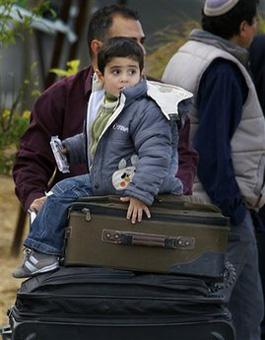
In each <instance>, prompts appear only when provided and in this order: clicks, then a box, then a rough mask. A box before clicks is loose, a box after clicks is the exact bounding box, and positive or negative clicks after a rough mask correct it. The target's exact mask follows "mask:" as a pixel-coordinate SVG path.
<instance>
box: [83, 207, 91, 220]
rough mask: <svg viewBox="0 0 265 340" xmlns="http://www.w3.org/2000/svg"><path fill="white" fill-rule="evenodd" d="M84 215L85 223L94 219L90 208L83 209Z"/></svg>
mask: <svg viewBox="0 0 265 340" xmlns="http://www.w3.org/2000/svg"><path fill="white" fill-rule="evenodd" d="M82 213H83V214H84V215H85V221H87V222H90V221H91V219H92V217H91V213H90V209H88V208H83V209H82Z"/></svg>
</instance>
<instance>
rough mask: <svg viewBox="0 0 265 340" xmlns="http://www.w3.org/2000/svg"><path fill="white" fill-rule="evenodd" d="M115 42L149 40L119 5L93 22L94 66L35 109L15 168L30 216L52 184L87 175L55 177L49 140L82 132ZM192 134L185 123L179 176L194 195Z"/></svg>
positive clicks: (80, 169)
mask: <svg viewBox="0 0 265 340" xmlns="http://www.w3.org/2000/svg"><path fill="white" fill-rule="evenodd" d="M115 36H125V37H132V38H134V39H135V40H136V41H137V42H138V43H139V44H140V45H141V46H142V48H143V49H144V47H143V43H144V38H145V36H144V32H143V29H142V26H141V23H140V21H139V18H138V15H137V13H136V12H134V11H132V10H130V9H128V8H125V7H118V6H117V5H112V6H107V7H104V8H102V9H100V10H98V11H97V12H96V13H95V14H94V15H93V17H92V18H91V21H90V23H89V29H88V36H87V38H88V46H89V53H90V57H91V65H90V66H88V67H87V68H86V69H84V70H82V71H80V72H79V73H77V74H76V75H75V76H72V77H69V78H64V79H63V80H61V81H58V82H56V83H55V84H54V85H52V86H51V87H49V88H48V89H47V90H46V91H44V93H43V94H42V95H41V96H40V98H39V99H38V100H37V102H36V103H35V105H34V108H33V111H32V115H31V122H30V126H29V128H28V130H27V131H26V133H25V134H24V135H23V137H22V138H21V144H20V149H19V151H18V153H17V157H16V161H15V165H14V168H13V177H14V181H15V185H16V194H17V196H18V198H19V200H20V201H21V203H22V206H23V208H24V209H25V210H27V209H29V208H31V209H35V210H38V209H39V207H40V206H41V205H42V202H43V200H44V199H45V192H46V191H48V190H49V186H50V184H51V182H52V184H54V183H56V182H58V181H59V180H61V179H63V178H65V177H69V176H76V175H80V174H83V173H85V172H86V171H87V169H86V166H85V165H84V164H82V165H78V166H76V165H75V166H71V167H70V173H69V174H67V175H65V174H62V173H59V172H58V171H57V172H56V173H55V174H54V170H55V168H56V164H55V160H54V157H53V154H52V152H51V148H50V139H51V136H56V135H58V136H59V138H60V139H65V138H67V137H70V136H73V135H75V134H77V133H80V132H81V131H82V128H83V122H84V118H85V116H86V111H87V104H88V99H89V96H90V94H91V85H92V77H93V73H94V70H95V68H96V67H97V54H98V51H99V49H100V48H101V46H102V44H103V42H104V40H106V39H107V38H110V37H115ZM189 128H190V127H189V120H186V122H185V124H184V127H183V128H182V129H181V131H180V141H179V171H178V174H177V175H178V177H179V178H180V179H181V180H182V182H183V185H184V193H185V194H190V193H191V189H192V182H193V178H194V174H195V170H196V165H197V154H196V153H195V151H193V150H192V149H191V148H190V146H189ZM51 179H52V180H51Z"/></svg>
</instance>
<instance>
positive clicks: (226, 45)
mask: <svg viewBox="0 0 265 340" xmlns="http://www.w3.org/2000/svg"><path fill="white" fill-rule="evenodd" d="M189 40H194V41H198V42H202V43H205V44H208V45H212V46H215V47H217V48H219V49H222V50H224V51H226V52H228V53H229V54H231V55H232V56H234V57H235V58H236V59H237V60H239V61H240V62H241V64H243V65H244V66H245V67H247V65H248V50H247V49H246V48H243V47H240V46H238V45H237V44H234V43H233V42H231V41H229V40H226V39H223V38H221V37H219V36H217V35H215V34H212V33H210V32H207V31H204V30H200V29H194V30H192V31H191V34H190V36H189Z"/></svg>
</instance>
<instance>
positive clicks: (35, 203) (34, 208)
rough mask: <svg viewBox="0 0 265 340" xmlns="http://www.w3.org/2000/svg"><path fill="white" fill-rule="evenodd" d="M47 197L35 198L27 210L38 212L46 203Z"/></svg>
mask: <svg viewBox="0 0 265 340" xmlns="http://www.w3.org/2000/svg"><path fill="white" fill-rule="evenodd" d="M46 199H47V197H46V196H43V197H40V198H36V199H35V200H34V201H33V202H32V203H31V205H30V207H29V210H32V211H36V212H38V211H39V210H40V209H41V207H42V206H43V204H44V202H45V201H46Z"/></svg>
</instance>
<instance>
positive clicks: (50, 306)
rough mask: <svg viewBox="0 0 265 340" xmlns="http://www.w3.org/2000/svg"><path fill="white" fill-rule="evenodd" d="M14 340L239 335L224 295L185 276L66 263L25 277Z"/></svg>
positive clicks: (188, 339) (12, 314)
mask: <svg viewBox="0 0 265 340" xmlns="http://www.w3.org/2000/svg"><path fill="white" fill-rule="evenodd" d="M9 318H10V328H11V332H12V340H46V339H49V340H58V339H63V340H68V339H71V340H73V339H78V340H89V339H92V340H94V339H97V340H114V339H115V340H125V339H126V340H135V339H138V340H164V339H167V340H194V339H196V340H208V339H209V340H214V339H217V340H218V339H219V340H220V339H223V340H234V331H233V327H232V326H231V320H230V313H229V312H228V310H227V309H226V308H225V307H224V305H223V301H222V297H221V296H219V295H218V292H217V293H216V292H214V291H213V290H212V289H211V286H209V285H208V284H207V283H205V281H204V280H201V279H199V278H192V277H185V276H179V275H165V274H145V273H139V272H136V273H135V272H131V271H123V270H115V269H106V268H96V267H95V268H89V267H75V268H66V267H60V269H59V270H58V271H55V272H53V273H46V274H41V275H38V276H36V277H34V278H31V279H29V280H27V281H25V282H24V283H22V285H21V288H20V289H19V291H18V293H17V299H16V303H15V305H14V306H13V307H12V308H11V309H10V311H9Z"/></svg>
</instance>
